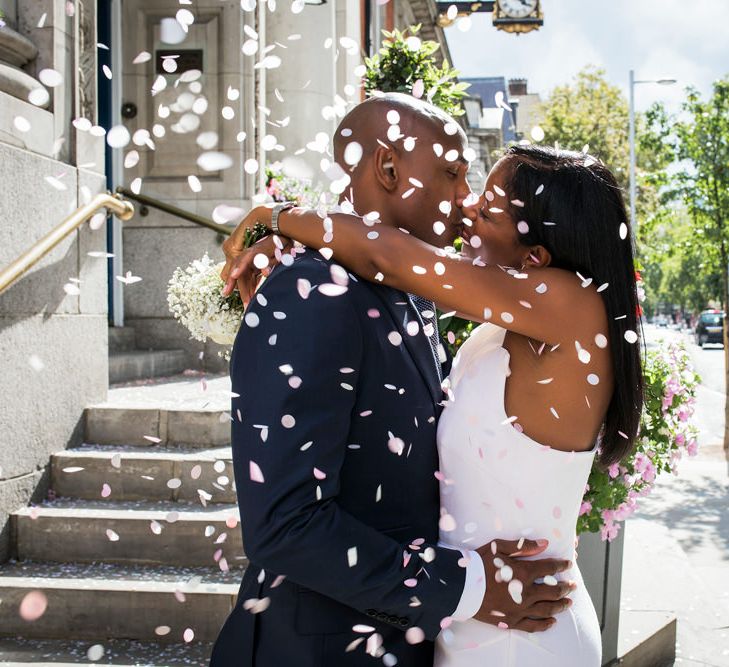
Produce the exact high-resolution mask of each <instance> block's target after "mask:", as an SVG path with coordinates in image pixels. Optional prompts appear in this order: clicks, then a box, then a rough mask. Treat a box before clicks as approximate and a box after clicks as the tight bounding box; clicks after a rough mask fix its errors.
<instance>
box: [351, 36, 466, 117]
mask: <svg viewBox="0 0 729 667" xmlns="http://www.w3.org/2000/svg"><path fill="white" fill-rule="evenodd" d="M420 28H421V26H420V25H416V26H411V27H409V28H407V29H406V30H405V31H403V32H400V31H399V30H393V31H392V32H388V31H387V30H383V31H382V34H383V35H384V36H385V41H384V43H383V46H382V48H381V49H380V51H379V53H378V54H376V55H374V56H372V57H371V58H365V66H366V68H367V71H366V73H365V76H364V84H365V91H366V92H367V93H370V94H371V93H373V92H375V91H378V90H379V91H380V92H383V93H408V94H410V95H415V97H421V96H424V97H425V99H427V100H428V101H429V102H431V103H432V104H434V105H435V106H437V107H440V108H441V109H443V111H445V112H447V113H449V114H450V115H451V116H461V115H463V113H464V110H463V107H462V106H461V98H462V97H463V96H464V95H465V91H466V88H468V86H469V84H467V83H459V82H458V80H457V77H458V70H455V69H453V68H452V67H450V65H449V64H448V63H447V62H444V63H443V65H442V66H440V67H439V66H438V64H437V62H436V59H435V55H434V54H435V52H436V51H437V50H438V49H439V48H440V45H439V44H438V42H433V41H430V40H425V41H422V40H420V39H419V38H417V37H416V35H417V33H418V32H419V31H420ZM418 93H419V94H418Z"/></svg>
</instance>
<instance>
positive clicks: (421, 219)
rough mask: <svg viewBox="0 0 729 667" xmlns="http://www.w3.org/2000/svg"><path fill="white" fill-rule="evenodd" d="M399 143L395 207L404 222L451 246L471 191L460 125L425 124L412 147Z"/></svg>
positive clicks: (426, 238)
mask: <svg viewBox="0 0 729 667" xmlns="http://www.w3.org/2000/svg"><path fill="white" fill-rule="evenodd" d="M449 129H450V128H449ZM398 143H399V144H400V145H396V148H397V149H398V151H397V155H396V160H395V163H396V165H397V169H398V180H399V187H398V190H397V192H398V197H397V199H396V200H395V201H394V204H393V206H394V208H395V210H396V211H397V218H398V220H399V221H400V226H401V227H403V228H404V229H407V230H408V231H409V232H410V233H411V234H413V236H416V237H417V238H419V239H421V240H423V241H425V242H426V243H430V244H432V245H436V246H444V245H450V244H452V243H453V241H454V240H455V239H456V237H458V235H459V233H460V231H461V228H462V225H463V216H462V214H461V208H460V207H461V205H462V203H463V201H464V199H466V197H468V195H469V194H470V192H471V189H470V187H469V185H468V181H467V180H466V174H467V173H468V168H469V163H468V160H467V159H466V158H465V157H464V151H465V149H466V147H467V143H466V137H465V134H463V133H462V131H460V128H459V129H458V131H456V132H455V133H453V134H448V133H447V132H446V131H445V129H444V125H443V124H442V123H440V122H439V121H435V122H433V123H428V124H427V125H424V126H423V127H422V128H421V131H420V132H419V136H418V137H417V140H416V142H415V148H414V149H413V150H411V151H407V150H403V149H402V142H398Z"/></svg>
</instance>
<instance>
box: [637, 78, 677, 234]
mask: <svg viewBox="0 0 729 667" xmlns="http://www.w3.org/2000/svg"><path fill="white" fill-rule="evenodd" d="M639 83H657V84H659V85H661V86H671V85H673V84H674V83H676V79H636V78H635V70H630V93H629V138H628V140H629V142H630V226H631V228H633V229H635V199H636V184H635V86H636V85H637V84H639Z"/></svg>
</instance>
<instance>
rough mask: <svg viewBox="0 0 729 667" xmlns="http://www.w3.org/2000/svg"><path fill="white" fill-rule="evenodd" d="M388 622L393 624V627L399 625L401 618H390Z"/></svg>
mask: <svg viewBox="0 0 729 667" xmlns="http://www.w3.org/2000/svg"><path fill="white" fill-rule="evenodd" d="M387 622H388V623H392V624H393V625H397V624H398V623H399V622H400V618H399V617H398V616H388V617H387Z"/></svg>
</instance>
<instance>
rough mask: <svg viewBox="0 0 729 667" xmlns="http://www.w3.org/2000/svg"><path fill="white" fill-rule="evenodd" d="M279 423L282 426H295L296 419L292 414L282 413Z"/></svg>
mask: <svg viewBox="0 0 729 667" xmlns="http://www.w3.org/2000/svg"><path fill="white" fill-rule="evenodd" d="M281 425H282V426H283V427H284V428H293V427H294V426H296V419H294V417H293V416H292V415H284V416H283V417H281Z"/></svg>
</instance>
